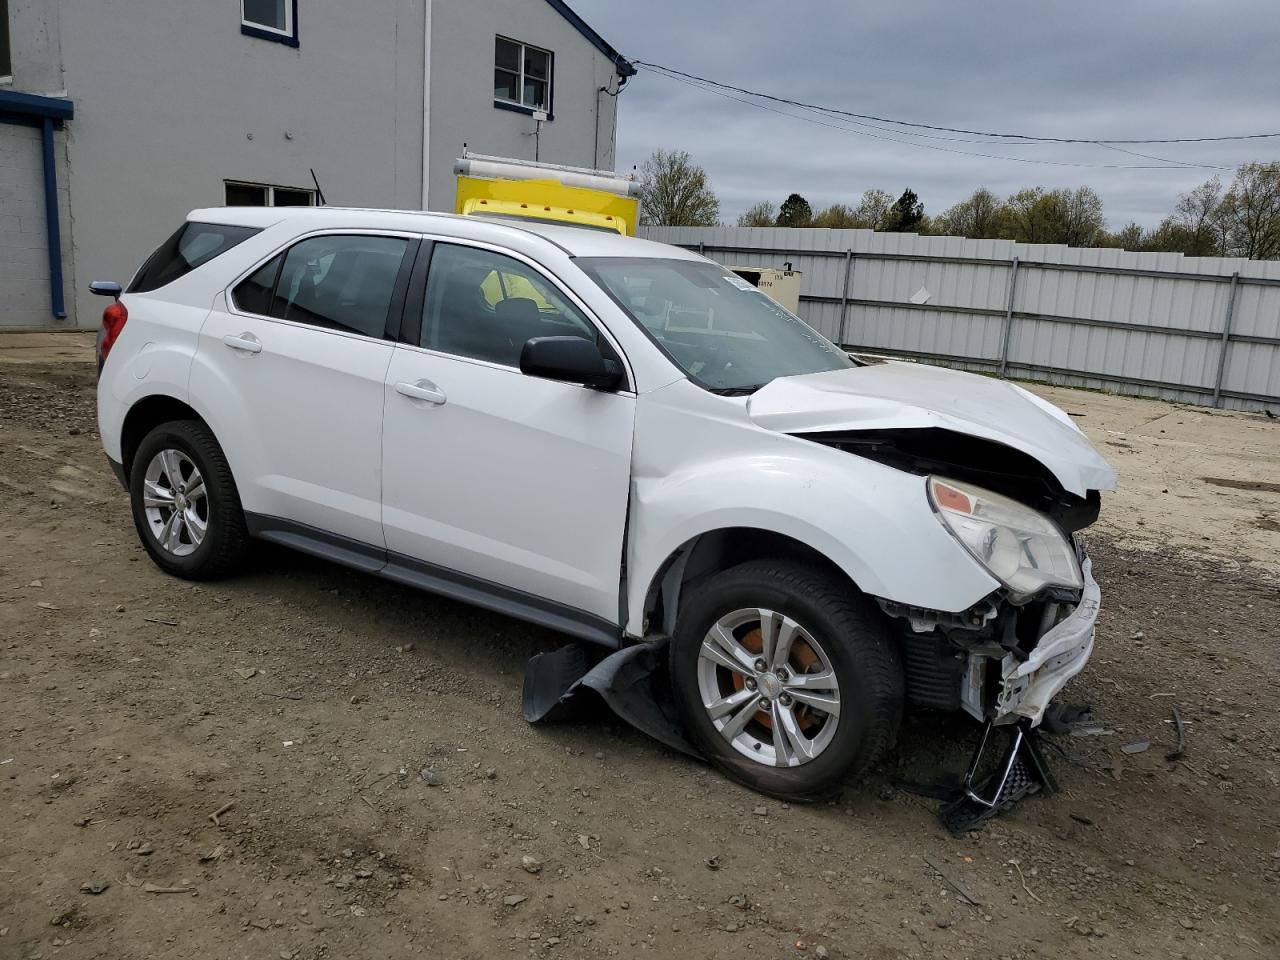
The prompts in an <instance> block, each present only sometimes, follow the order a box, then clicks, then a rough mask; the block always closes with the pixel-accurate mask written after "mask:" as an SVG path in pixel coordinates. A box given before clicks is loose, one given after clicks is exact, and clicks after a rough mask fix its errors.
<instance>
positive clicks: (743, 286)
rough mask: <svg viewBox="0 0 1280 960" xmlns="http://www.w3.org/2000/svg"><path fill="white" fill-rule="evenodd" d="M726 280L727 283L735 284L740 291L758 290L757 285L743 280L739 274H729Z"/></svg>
mask: <svg viewBox="0 0 1280 960" xmlns="http://www.w3.org/2000/svg"><path fill="white" fill-rule="evenodd" d="M724 279H725V282H726V283H731V284H733V285H734V286H735V287H737V288H738V289H739V290H754V289H755V288H756V285H755V284H754V283H752V282H751V281H750V280H743V279H742V278H741V277H739V276H738V275H737V274H733V273H731V274H728V275H727V276H726V277H725V278H724Z"/></svg>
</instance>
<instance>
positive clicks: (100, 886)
mask: <svg viewBox="0 0 1280 960" xmlns="http://www.w3.org/2000/svg"><path fill="white" fill-rule="evenodd" d="M110 886H111V881H110V880H86V881H85V882H84V883H82V884H80V892H81V893H90V894H93V895H94V896H95V897H96V896H97V895H98V894H100V893H106V892H107V890H108V889H109V888H110Z"/></svg>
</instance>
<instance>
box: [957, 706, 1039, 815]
mask: <svg viewBox="0 0 1280 960" xmlns="http://www.w3.org/2000/svg"><path fill="white" fill-rule="evenodd" d="M997 729H999V730H1003V731H1004V732H1006V733H1007V734H1008V744H1007V745H1006V747H1005V750H1004V753H1003V755H1002V756H1001V758H1000V762H999V764H998V765H997V766H996V768H995V769H994V770H993V771H992V772H991V773H990V774H989V775H987V776H986V778H985V779H984V780H983V781H982V783H981V784H980V785H975V783H974V781H975V779H976V777H977V776H978V771H979V770H980V769H981V767H982V765H983V761H984V754H986V753H987V752H988V749H989V748H990V746H991V740H992V736H993V734H994V732H995V731H996V730H997ZM1057 789H1058V783H1057V781H1056V780H1055V779H1054V778H1053V773H1052V772H1051V771H1050V770H1049V765H1048V764H1047V763H1046V762H1045V759H1044V755H1043V754H1042V753H1041V751H1040V739H1039V734H1038V733H1037V732H1036V730H1035V728H1034V727H1032V726H1031V724H1030V722H1029V721H1026V720H1024V721H1021V722H1020V723H1018V724H1016V725H1010V726H1005V727H1000V728H997V727H995V726H994V725H993V724H992V723H990V722H988V723H987V725H986V726H985V727H984V728H983V730H982V739H981V741H979V743H978V749H977V750H976V751H974V754H973V759H972V760H971V761H970V762H969V769H968V770H967V771H966V772H965V775H964V781H963V783H962V784H961V786H960V794H959V796H957V797H955V798H954V799H952V800H949V801H947V802H945V803H943V804H942V807H941V808H940V809H939V811H938V817H939V819H941V820H942V825H943V826H945V827H946V828H947V830H949V831H950V832H951V835H952V836H955V837H960V836H963V835H964V834H966V833H968V832H969V831H970V830H975V829H977V828H978V827H980V826H981V825H982V824H983V823H985V822H986V821H988V820H990V819H992V818H993V817H997V816H999V815H1000V814H1001V813H1004V812H1005V811H1007V810H1009V809H1010V808H1012V807H1013V806H1014V805H1015V804H1016V803H1018V801H1019V800H1022V799H1023V798H1024V797H1028V796H1030V795H1032V794H1034V793H1040V792H1042V791H1043V792H1044V793H1053V792H1055V791H1056V790H1057Z"/></svg>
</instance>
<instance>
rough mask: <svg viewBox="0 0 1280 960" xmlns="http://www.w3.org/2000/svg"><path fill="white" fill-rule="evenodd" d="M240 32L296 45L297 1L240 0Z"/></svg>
mask: <svg viewBox="0 0 1280 960" xmlns="http://www.w3.org/2000/svg"><path fill="white" fill-rule="evenodd" d="M240 32H241V33H246V34H248V35H249V36H251V37H259V38H261V39H263V40H275V41H277V42H278V43H287V44H289V45H290V46H295V47H296V46H297V45H298V0H240Z"/></svg>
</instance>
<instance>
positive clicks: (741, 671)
mask: <svg viewBox="0 0 1280 960" xmlns="http://www.w3.org/2000/svg"><path fill="white" fill-rule="evenodd" d="M698 689H699V691H700V693H701V695H702V705H703V707H704V708H705V709H706V711H707V716H708V718H709V719H710V720H711V723H712V725H713V726H714V727H715V729H716V730H717V731H719V733H720V735H721V736H722V737H724V738H725V740H727V741H728V742H729V743H730V744H731V745H732V746H733V748H734V749H735V750H737V751H738V752H739V753H741V754H742V755H743V756H746V757H750V758H751V759H752V760H755V761H756V762H757V763H761V764H764V765H767V766H777V767H795V766H799V765H801V764H804V763H809V762H810V761H812V760H815V759H817V758H818V756H819V755H821V753H822V752H823V750H825V749H826V748H827V747H828V746H829V745H830V743H831V741H832V739H833V737H834V736H835V732H836V726H837V724H838V723H839V721H840V685H839V683H838V682H837V680H836V674H835V670H834V669H833V668H832V665H831V660H830V659H829V658H828V656H827V653H826V651H825V650H823V649H822V645H821V644H820V643H818V641H817V640H815V639H814V637H813V635H812V634H811V633H810V632H809V631H807V630H805V628H804V627H802V626H801V625H800V624H799V623H797V622H796V621H795V620H793V619H792V618H790V617H788V616H786V615H785V614H782V613H779V612H777V611H775V610H767V609H763V608H744V609H740V610H734V611H733V612H731V613H727V614H725V615H724V616H722V617H721V618H720V619H719V620H717V621H716V622H715V623H713V624H712V625H711V628H710V629H709V630H708V631H707V634H706V636H705V637H704V639H703V641H702V646H701V648H700V650H699V652H698Z"/></svg>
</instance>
